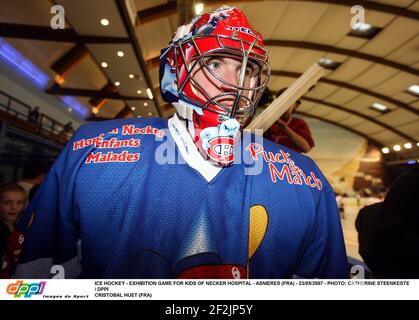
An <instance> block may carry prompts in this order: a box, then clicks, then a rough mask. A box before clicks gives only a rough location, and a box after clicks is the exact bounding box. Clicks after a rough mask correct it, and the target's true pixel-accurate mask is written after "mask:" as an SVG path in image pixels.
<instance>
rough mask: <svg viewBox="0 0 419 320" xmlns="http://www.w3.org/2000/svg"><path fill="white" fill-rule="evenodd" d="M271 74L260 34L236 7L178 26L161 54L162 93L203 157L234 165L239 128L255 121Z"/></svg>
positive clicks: (202, 16) (217, 162) (199, 17)
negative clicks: (185, 123)
mask: <svg viewBox="0 0 419 320" xmlns="http://www.w3.org/2000/svg"><path fill="white" fill-rule="evenodd" d="M269 76H270V68H269V64H268V54H267V50H266V49H265V48H264V47H263V40H262V36H261V35H260V34H259V33H258V32H257V31H255V30H254V29H253V28H252V27H251V26H250V25H249V23H248V21H247V19H246V17H245V16H244V14H243V13H242V12H241V11H240V10H238V9H237V8H234V7H233V8H232V7H221V8H219V9H217V10H216V11H214V12H211V13H205V14H203V15H201V16H197V17H195V18H193V19H192V20H191V21H190V22H189V23H187V24H185V25H183V26H181V27H179V28H178V30H177V32H176V34H175V36H174V37H173V39H172V40H171V41H170V43H169V46H168V47H167V48H165V49H163V50H162V52H161V55H160V90H161V94H162V97H163V99H164V100H165V101H166V102H169V103H172V104H173V105H174V106H175V107H176V109H177V112H178V114H179V116H180V117H181V118H183V119H186V120H188V121H189V122H188V130H189V132H190V134H191V135H192V138H193V139H194V142H195V144H196V146H197V147H198V149H199V151H200V152H201V154H202V155H203V156H204V157H206V158H207V159H209V160H211V161H213V162H215V163H216V164H218V165H222V166H227V165H230V164H231V163H232V162H233V160H234V159H233V147H234V145H235V143H236V140H237V136H238V135H239V132H240V129H242V128H243V127H244V126H245V125H246V124H247V123H248V122H249V121H250V120H251V118H252V116H253V114H254V111H255V106H256V104H257V102H258V100H259V99H260V97H261V95H262V93H263V91H264V89H265V87H266V85H267V82H268V79H269Z"/></svg>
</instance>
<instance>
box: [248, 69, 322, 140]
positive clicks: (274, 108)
mask: <svg viewBox="0 0 419 320" xmlns="http://www.w3.org/2000/svg"><path fill="white" fill-rule="evenodd" d="M323 74H324V69H323V68H322V67H321V66H320V65H319V64H317V63H315V64H313V65H312V66H311V67H310V68H308V69H307V70H306V72H304V73H303V74H302V75H301V76H300V77H299V78H298V79H297V80H295V81H294V82H293V84H292V85H291V86H289V87H288V89H287V90H285V91H284V92H283V93H282V94H281V95H280V96H279V97H278V98H276V99H275V100H274V101H273V102H272V103H271V104H270V105H269V107H267V108H266V109H265V110H264V111H263V112H262V113H261V114H260V115H259V116H258V117H257V118H256V119H254V120H253V121H252V122H251V123H250V124H249V125H248V126H247V127H246V129H245V130H246V131H254V130H255V129H261V130H263V132H265V131H266V130H268V129H269V128H270V127H271V126H272V125H273V124H274V122H275V121H276V120H278V119H279V118H280V117H281V116H282V115H283V114H284V113H285V112H286V111H287V110H288V109H289V108H290V107H291V106H292V105H293V104H294V103H295V102H296V101H297V100H298V99H299V98H301V97H302V96H303V95H304V94H305V93H306V92H307V91H308V90H309V89H310V88H311V87H312V86H313V85H314V84H315V83H316V82H317V81H318V80H319V79H320V78H321V77H322V75H323Z"/></svg>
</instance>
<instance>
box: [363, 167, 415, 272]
mask: <svg viewBox="0 0 419 320" xmlns="http://www.w3.org/2000/svg"><path fill="white" fill-rule="evenodd" d="M418 198H419V173H418V172H415V173H406V174H403V175H401V176H400V177H399V178H398V179H397V180H396V182H395V183H394V184H393V185H392V186H391V188H390V190H389V191H388V193H387V195H386V197H385V199H384V201H383V202H378V203H374V204H372V205H369V206H366V207H364V208H362V209H361V211H360V212H359V214H358V217H357V219H356V222H355V226H356V229H357V231H358V242H359V253H360V255H361V256H362V258H363V259H364V261H365V263H366V264H367V266H368V267H369V268H370V269H371V271H372V272H373V274H374V276H375V277H377V278H390V279H399V278H405V279H408V278H411V279H419V210H418V200H417V199H418Z"/></svg>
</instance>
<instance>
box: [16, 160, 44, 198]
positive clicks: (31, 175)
mask: <svg viewBox="0 0 419 320" xmlns="http://www.w3.org/2000/svg"><path fill="white" fill-rule="evenodd" d="M45 173H46V170H45V167H44V166H43V165H42V164H41V163H40V162H38V161H31V162H29V163H27V164H26V165H25V166H24V168H23V176H22V180H20V181H19V182H18V183H17V184H18V185H20V186H21V187H22V188H23V189H24V190H25V192H26V198H27V199H29V193H30V191H31V189H32V188H33V187H34V186H36V185H39V184H41V183H42V181H43V180H44V177H45Z"/></svg>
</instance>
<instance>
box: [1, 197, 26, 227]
mask: <svg viewBox="0 0 419 320" xmlns="http://www.w3.org/2000/svg"><path fill="white" fill-rule="evenodd" d="M24 206H25V195H24V194H23V193H22V192H18V191H6V192H4V193H3V194H2V195H1V196H0V218H1V220H2V221H7V222H15V221H16V219H17V218H18V216H19V214H20V213H21V212H22V210H23V207H24Z"/></svg>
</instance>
